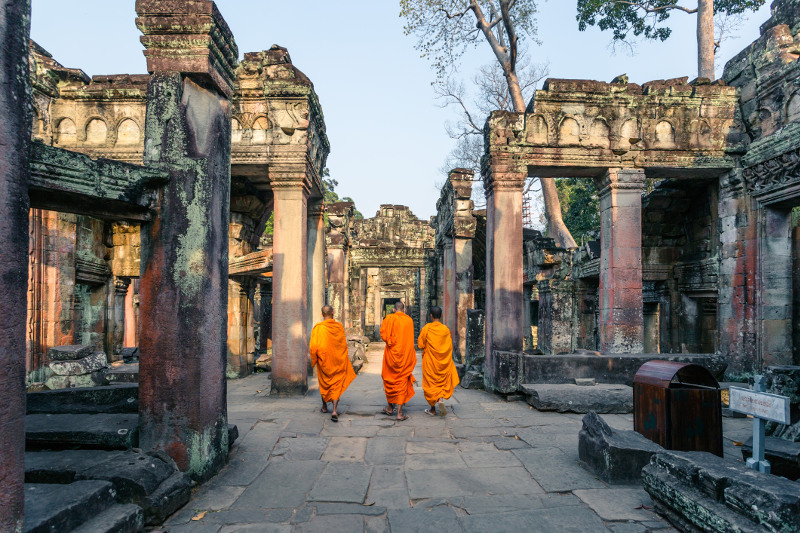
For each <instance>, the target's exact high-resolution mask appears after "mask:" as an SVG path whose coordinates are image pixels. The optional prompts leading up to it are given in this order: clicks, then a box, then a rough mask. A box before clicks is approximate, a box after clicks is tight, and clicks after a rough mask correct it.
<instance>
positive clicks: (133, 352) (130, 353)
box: [120, 346, 139, 364]
mask: <svg viewBox="0 0 800 533" xmlns="http://www.w3.org/2000/svg"><path fill="white" fill-rule="evenodd" d="M120 355H121V356H122V362H123V363H125V364H130V363H138V362H139V347H138V346H135V347H133V348H123V349H122V350H120Z"/></svg>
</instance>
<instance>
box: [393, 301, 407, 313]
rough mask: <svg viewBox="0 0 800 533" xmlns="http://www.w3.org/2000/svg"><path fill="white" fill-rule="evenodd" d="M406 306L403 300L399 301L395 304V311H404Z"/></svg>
mask: <svg viewBox="0 0 800 533" xmlns="http://www.w3.org/2000/svg"><path fill="white" fill-rule="evenodd" d="M405 308H406V306H405V305H404V304H403V302H397V303H396V304H394V310H395V311H402V310H403V309H405Z"/></svg>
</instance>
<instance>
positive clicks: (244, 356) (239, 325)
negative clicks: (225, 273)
mask: <svg viewBox="0 0 800 533" xmlns="http://www.w3.org/2000/svg"><path fill="white" fill-rule="evenodd" d="M249 285H250V283H249V280H247V279H241V278H238V279H235V278H230V279H229V280H228V364H227V367H226V369H225V375H226V376H227V377H228V378H241V377H244V376H246V375H248V374H249V373H250V368H249V367H248V354H249V352H250V351H249V346H248V344H249V340H250V338H251V337H252V329H253V328H252V306H251V302H250V298H249Z"/></svg>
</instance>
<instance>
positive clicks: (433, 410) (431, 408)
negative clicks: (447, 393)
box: [425, 407, 436, 416]
mask: <svg viewBox="0 0 800 533" xmlns="http://www.w3.org/2000/svg"><path fill="white" fill-rule="evenodd" d="M425 414H427V415H431V416H436V409H434V408H433V407H430V408H428V409H425Z"/></svg>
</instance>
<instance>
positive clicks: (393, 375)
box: [381, 302, 417, 421]
mask: <svg viewBox="0 0 800 533" xmlns="http://www.w3.org/2000/svg"><path fill="white" fill-rule="evenodd" d="M404 309H405V305H403V302H397V303H396V304H394V313H392V314H391V315H389V316H387V317H386V318H384V319H383V323H382V324H381V338H382V339H383V340H384V341H385V342H386V348H385V349H384V350H383V370H382V371H381V377H382V378H383V389H384V391H385V392H386V401H387V403H388V406H387V407H384V408H383V414H386V415H389V416H392V415H394V406H395V405H397V420H398V421H402V420H408V415H407V414H404V413H403V406H404V405H405V404H406V403H407V402H408V400H410V399H411V398H412V397H413V396H414V381H415V380H414V376H413V375H411V373H412V372H413V371H414V367H415V366H417V352H416V351H415V350H414V321H413V320H411V317H410V316H408V315H407V314H405V313H404V312H403V310H404Z"/></svg>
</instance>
